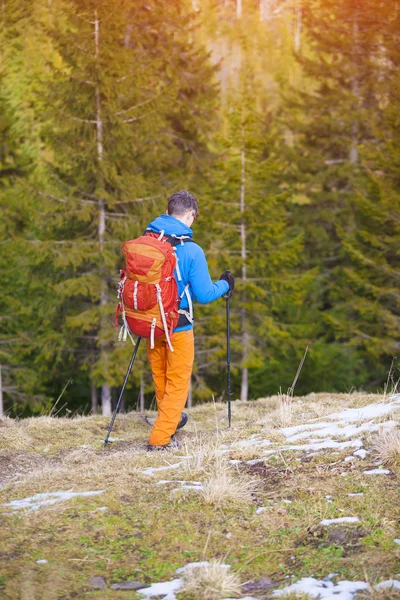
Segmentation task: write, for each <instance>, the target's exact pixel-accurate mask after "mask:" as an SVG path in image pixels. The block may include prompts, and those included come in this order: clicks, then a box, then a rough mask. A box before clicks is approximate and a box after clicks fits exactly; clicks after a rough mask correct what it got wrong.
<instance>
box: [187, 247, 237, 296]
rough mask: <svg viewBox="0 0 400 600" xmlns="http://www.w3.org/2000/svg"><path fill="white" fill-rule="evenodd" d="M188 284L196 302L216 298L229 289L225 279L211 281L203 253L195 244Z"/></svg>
mask: <svg viewBox="0 0 400 600" xmlns="http://www.w3.org/2000/svg"><path fill="white" fill-rule="evenodd" d="M189 284H190V287H191V290H192V292H193V294H194V296H195V298H196V300H197V302H200V303H201V304H207V303H208V302H212V301H213V300H217V299H218V298H220V297H221V296H223V295H224V294H226V293H227V291H228V290H229V284H228V282H227V281H224V280H220V281H216V282H215V283H213V282H212V280H211V277H210V273H209V271H208V264H207V260H206V257H205V254H204V252H203V250H202V249H201V248H200V246H197V244H196V254H195V256H194V257H193V259H192V261H191V265H190V271H189Z"/></svg>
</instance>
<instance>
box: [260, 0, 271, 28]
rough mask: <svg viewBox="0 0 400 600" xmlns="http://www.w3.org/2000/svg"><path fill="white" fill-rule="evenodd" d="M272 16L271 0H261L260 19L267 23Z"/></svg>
mask: <svg viewBox="0 0 400 600" xmlns="http://www.w3.org/2000/svg"><path fill="white" fill-rule="evenodd" d="M270 18H271V0H260V21H261V23H265V22H266V21H269V19H270Z"/></svg>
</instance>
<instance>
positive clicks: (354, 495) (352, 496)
mask: <svg viewBox="0 0 400 600" xmlns="http://www.w3.org/2000/svg"><path fill="white" fill-rule="evenodd" d="M347 495H348V496H350V498H355V497H356V496H364V493H363V492H360V493H359V494H347Z"/></svg>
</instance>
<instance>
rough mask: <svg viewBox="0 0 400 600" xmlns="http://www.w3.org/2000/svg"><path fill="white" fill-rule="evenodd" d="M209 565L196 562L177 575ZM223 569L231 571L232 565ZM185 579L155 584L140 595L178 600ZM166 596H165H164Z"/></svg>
mask: <svg viewBox="0 0 400 600" xmlns="http://www.w3.org/2000/svg"><path fill="white" fill-rule="evenodd" d="M207 565H209V563H208V562H194V563H189V564H187V565H185V566H184V567H181V568H180V569H177V570H176V573H177V575H180V574H183V573H185V572H187V571H189V570H190V569H193V568H196V567H206V566H207ZM221 566H222V567H223V568H226V569H230V568H231V567H230V565H221ZM182 585H183V579H180V578H179V579H173V580H172V581H164V582H161V583H153V584H152V585H151V586H150V587H148V588H144V589H142V590H138V592H137V593H138V594H140V595H142V596H145V597H146V598H154V597H159V598H161V599H162V600H177V597H176V594H175V593H176V592H179V590H180V589H181V588H182ZM164 594H165V595H164ZM224 600H232V599H230V598H225V599H224ZM238 600H257V598H253V597H252V596H246V597H244V598H240V599H238Z"/></svg>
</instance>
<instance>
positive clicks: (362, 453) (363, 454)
mask: <svg viewBox="0 0 400 600" xmlns="http://www.w3.org/2000/svg"><path fill="white" fill-rule="evenodd" d="M367 454H368V452H367V450H364V448H360V450H356V451H355V452H354V456H358V457H359V458H361V459H364V458H365V457H366V456H367Z"/></svg>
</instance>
